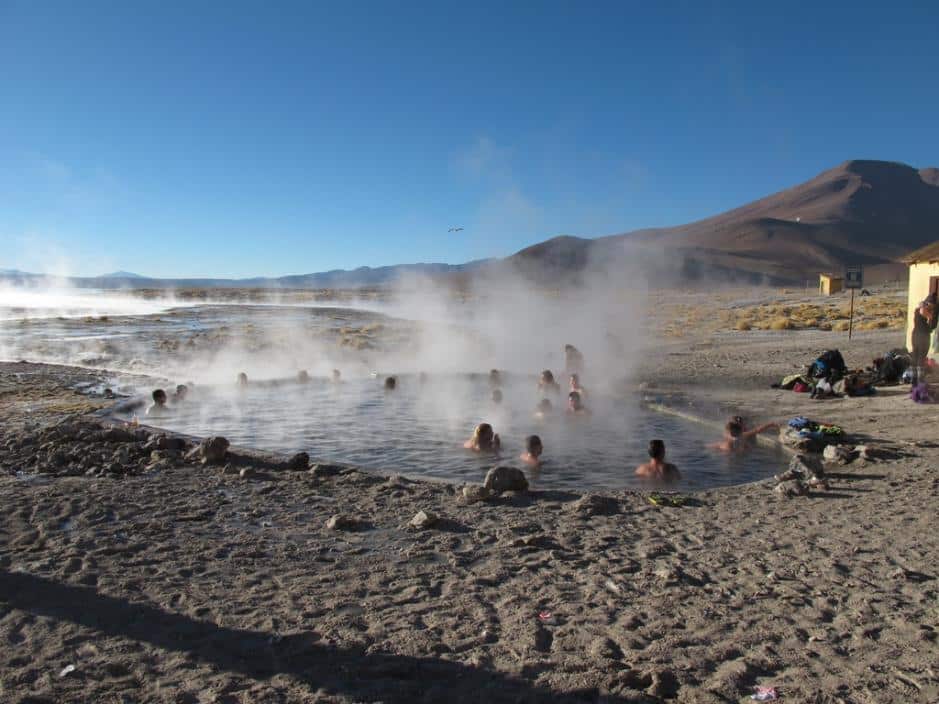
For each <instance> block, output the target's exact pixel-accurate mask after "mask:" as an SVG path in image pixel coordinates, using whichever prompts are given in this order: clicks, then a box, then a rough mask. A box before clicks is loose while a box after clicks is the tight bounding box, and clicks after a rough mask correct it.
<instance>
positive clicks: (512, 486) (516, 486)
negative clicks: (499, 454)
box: [483, 466, 528, 494]
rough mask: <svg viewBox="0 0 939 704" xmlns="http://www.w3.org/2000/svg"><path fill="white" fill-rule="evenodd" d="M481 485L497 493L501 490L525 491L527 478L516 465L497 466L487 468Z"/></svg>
mask: <svg viewBox="0 0 939 704" xmlns="http://www.w3.org/2000/svg"><path fill="white" fill-rule="evenodd" d="M483 486H485V487H486V488H487V489H489V491H492V492H494V493H497V494H498V493H501V492H503V491H527V490H528V480H527V479H526V478H525V473H524V472H523V471H522V470H520V469H518V468H517V467H507V466H498V467H493V468H492V469H490V470H489V472H488V473H487V474H486V480H485V481H484V482H483Z"/></svg>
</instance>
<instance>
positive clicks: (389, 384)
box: [385, 376, 398, 391]
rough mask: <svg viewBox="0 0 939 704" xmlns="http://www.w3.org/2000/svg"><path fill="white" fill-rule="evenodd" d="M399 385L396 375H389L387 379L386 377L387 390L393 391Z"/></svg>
mask: <svg viewBox="0 0 939 704" xmlns="http://www.w3.org/2000/svg"><path fill="white" fill-rule="evenodd" d="M397 386H398V380H397V379H396V378H395V377H393V376H389V377H388V378H387V379H385V389H386V390H388V391H391V390H392V389H394V388H395V387H397Z"/></svg>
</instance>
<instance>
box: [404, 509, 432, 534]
mask: <svg viewBox="0 0 939 704" xmlns="http://www.w3.org/2000/svg"><path fill="white" fill-rule="evenodd" d="M439 520H440V519H439V518H437V516H436V515H435V514H433V513H431V512H430V511H418V513H417V515H416V516H414V518H412V519H411V522H410V523H409V525H410V526H411V527H412V528H417V529H419V530H424V529H425V528H432V527H433V526H435V525H436V524H437V522H438V521H439Z"/></svg>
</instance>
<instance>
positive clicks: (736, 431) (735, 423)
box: [724, 416, 743, 438]
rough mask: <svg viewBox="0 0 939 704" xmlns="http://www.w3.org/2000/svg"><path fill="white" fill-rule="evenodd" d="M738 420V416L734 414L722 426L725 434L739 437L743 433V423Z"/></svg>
mask: <svg viewBox="0 0 939 704" xmlns="http://www.w3.org/2000/svg"><path fill="white" fill-rule="evenodd" d="M740 420H741V419H740V416H736V417H734V418H733V419H732V420H729V421H728V422H727V425H725V426H724V430H725V431H726V432H727V435H729V436H730V437H732V438H739V437H740V436H741V435H743V423H741V422H740Z"/></svg>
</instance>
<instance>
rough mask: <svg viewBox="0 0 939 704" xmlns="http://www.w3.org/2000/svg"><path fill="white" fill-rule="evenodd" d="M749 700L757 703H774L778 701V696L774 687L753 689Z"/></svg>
mask: <svg viewBox="0 0 939 704" xmlns="http://www.w3.org/2000/svg"><path fill="white" fill-rule="evenodd" d="M753 690H754V691H753V694H751V695H750V699H753V700H755V701H758V702H774V701H776V700H777V699H779V694H778V693H777V692H776V688H775V687H754V688H753Z"/></svg>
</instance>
